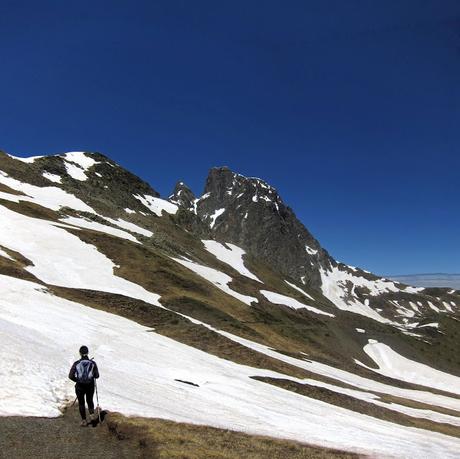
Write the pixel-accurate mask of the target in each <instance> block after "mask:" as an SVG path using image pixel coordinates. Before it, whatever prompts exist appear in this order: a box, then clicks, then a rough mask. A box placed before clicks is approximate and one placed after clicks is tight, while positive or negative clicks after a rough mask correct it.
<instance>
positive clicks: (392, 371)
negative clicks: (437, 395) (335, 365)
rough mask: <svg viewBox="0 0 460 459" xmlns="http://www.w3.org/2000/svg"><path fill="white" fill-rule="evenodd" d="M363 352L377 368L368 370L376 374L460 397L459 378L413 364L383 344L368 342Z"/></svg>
mask: <svg viewBox="0 0 460 459" xmlns="http://www.w3.org/2000/svg"><path fill="white" fill-rule="evenodd" d="M364 351H365V352H366V354H367V355H368V356H369V357H370V358H371V359H372V360H373V361H374V362H375V363H376V364H377V365H378V366H379V369H378V370H376V369H374V368H370V369H371V370H373V371H375V372H377V373H380V374H382V375H384V376H389V377H390V378H395V379H400V380H401V381H406V382H409V383H413V384H419V385H421V386H427V387H432V388H434V389H438V390H442V391H445V392H451V393H452V394H458V395H460V378H459V377H457V376H453V375H449V374H447V373H444V372H442V371H439V370H436V369H434V368H431V367H429V366H428V365H424V364H422V363H418V362H413V361H412V360H409V359H407V358H406V357H403V356H402V355H399V354H398V353H396V352H395V351H393V349H391V347H390V346H387V345H386V344H383V343H379V342H369V344H366V346H364Z"/></svg>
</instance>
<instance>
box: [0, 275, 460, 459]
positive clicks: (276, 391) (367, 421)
mask: <svg viewBox="0 0 460 459" xmlns="http://www.w3.org/2000/svg"><path fill="white" fill-rule="evenodd" d="M0 289H1V291H2V297H1V299H0V330H1V335H0V336H1V338H0V339H1V341H2V346H1V347H0V358H1V359H2V365H1V366H0V377H1V380H2V381H8V383H7V384H2V386H1V387H0V394H1V398H2V404H1V406H0V414H2V415H27V416H58V415H59V414H60V409H61V408H62V407H63V405H64V404H65V403H68V402H69V401H70V400H72V399H73V397H74V393H73V387H72V383H71V382H70V381H69V380H67V374H68V371H69V368H70V365H71V364H72V361H73V360H75V359H77V355H75V353H76V351H77V349H78V348H79V346H80V345H81V344H82V343H85V344H87V345H88V346H89V347H90V350H91V353H92V355H94V356H95V357H96V360H97V362H98V365H99V367H100V371H101V379H100V381H99V392H100V400H101V403H102V405H103V406H104V408H106V409H109V410H115V411H120V412H122V413H124V414H128V415H129V414H131V415H140V416H150V417H160V418H165V419H171V420H175V421H181V422H191V423H195V424H205V425H212V426H216V427H221V428H227V429H232V430H238V431H243V432H247V433H252V434H261V435H270V436H277V437H281V438H288V439H295V440H300V441H304V442H308V443H313V444H317V445H324V446H328V447H334V448H345V449H348V450H350V451H356V452H362V453H368V454H369V453H370V454H373V455H379V456H398V457H407V458H409V457H410V458H413V457H443V458H455V457H458V451H459V450H460V439H458V438H453V437H448V436H445V435H442V434H438V433H433V432H429V431H425V430H421V429H415V428H408V427H402V426H399V425H396V424H392V423H389V422H386V421H381V420H378V419H374V418H372V417H369V416H365V415H361V414H358V413H354V412H351V411H348V410H346V409H343V408H340V407H334V406H331V405H328V404H326V403H324V402H321V401H318V400H314V399H310V398H307V397H304V396H301V395H298V394H295V393H292V392H289V391H285V390H283V389H280V388H277V387H274V386H271V385H268V384H264V383H261V382H259V381H255V380H253V379H250V376H254V375H259V376H271V377H277V376H278V377H279V376H280V375H278V374H277V373H274V372H271V371H266V370H260V369H254V368H250V367H246V366H242V365H238V364H235V363H232V362H229V361H227V360H223V359H219V358H218V357H214V356H212V355H209V354H206V353H205V352H202V351H199V350H197V349H195V348H192V347H189V346H186V345H183V344H181V343H178V342H176V341H174V340H172V339H169V338H166V337H163V336H161V335H158V334H156V333H154V332H152V331H151V330H148V329H147V328H146V327H142V326H140V325H138V324H136V323H134V322H131V321H129V320H127V319H124V318H122V317H119V316H116V315H112V314H109V313H106V312H103V311H99V310H95V309H91V308H88V307H85V306H82V305H80V304H77V303H74V302H70V301H67V300H64V299H61V298H58V297H55V296H52V295H50V294H49V293H47V291H46V289H44V288H43V286H41V285H39V284H36V283H33V282H28V281H24V280H20V279H15V278H11V277H7V276H3V275H0ZM5 344H7V345H5ZM133 356H135V358H133ZM175 379H182V380H185V381H191V382H194V383H196V384H198V385H199V386H200V387H193V386H190V385H186V384H182V383H180V382H177V381H175Z"/></svg>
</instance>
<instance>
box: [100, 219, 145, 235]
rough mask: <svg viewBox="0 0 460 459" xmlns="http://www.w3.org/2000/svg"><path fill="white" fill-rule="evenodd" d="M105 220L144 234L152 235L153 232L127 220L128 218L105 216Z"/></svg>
mask: <svg viewBox="0 0 460 459" xmlns="http://www.w3.org/2000/svg"><path fill="white" fill-rule="evenodd" d="M103 218H104V220H107V221H108V222H110V223H112V224H113V225H116V226H119V227H120V228H124V229H126V230H128V231H132V232H133V233H138V234H142V235H143V236H146V237H152V236H153V233H152V232H151V231H149V230H147V229H145V228H141V227H140V226H138V225H135V224H134V223H131V222H127V221H126V220H122V219H121V218H118V219H117V220H115V219H114V218H109V217H103Z"/></svg>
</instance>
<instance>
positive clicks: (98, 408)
mask: <svg viewBox="0 0 460 459" xmlns="http://www.w3.org/2000/svg"><path fill="white" fill-rule="evenodd" d="M94 387H95V389H96V402H97V406H96V410H97V417H98V418H99V424H100V423H101V407H100V406H99V394H98V392H97V381H96V380H94Z"/></svg>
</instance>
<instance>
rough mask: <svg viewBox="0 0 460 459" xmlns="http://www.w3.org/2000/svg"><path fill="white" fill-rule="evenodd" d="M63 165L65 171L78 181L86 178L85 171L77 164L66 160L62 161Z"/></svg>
mask: <svg viewBox="0 0 460 459" xmlns="http://www.w3.org/2000/svg"><path fill="white" fill-rule="evenodd" d="M64 166H65V169H66V171H67V173H68V174H69V175H70V176H71V177H72V178H73V179H74V180H79V181H80V182H84V181H85V180H88V177H87V176H86V174H85V171H84V170H83V169H82V168H81V167H80V166H78V165H76V164H73V163H70V162H68V161H64Z"/></svg>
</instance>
